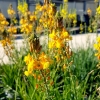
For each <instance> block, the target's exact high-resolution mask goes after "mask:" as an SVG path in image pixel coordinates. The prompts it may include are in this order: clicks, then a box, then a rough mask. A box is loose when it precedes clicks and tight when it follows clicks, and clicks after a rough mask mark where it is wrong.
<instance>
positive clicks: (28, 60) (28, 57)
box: [24, 54, 33, 65]
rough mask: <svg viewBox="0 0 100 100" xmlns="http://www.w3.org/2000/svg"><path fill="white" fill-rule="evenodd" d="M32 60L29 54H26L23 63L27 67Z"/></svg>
mask: <svg viewBox="0 0 100 100" xmlns="http://www.w3.org/2000/svg"><path fill="white" fill-rule="evenodd" d="M32 60H33V58H32V56H31V55H30V54H28V55H27V56H25V57H24V62H25V63H26V65H28V64H29V62H30V61H32Z"/></svg>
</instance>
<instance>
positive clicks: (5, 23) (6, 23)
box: [0, 20, 9, 26]
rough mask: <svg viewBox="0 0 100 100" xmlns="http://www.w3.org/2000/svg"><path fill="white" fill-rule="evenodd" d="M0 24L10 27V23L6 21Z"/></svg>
mask: <svg viewBox="0 0 100 100" xmlns="http://www.w3.org/2000/svg"><path fill="white" fill-rule="evenodd" d="M0 24H2V25H4V26H6V25H8V24H9V23H8V22H7V21H6V20H4V21H1V23H0Z"/></svg>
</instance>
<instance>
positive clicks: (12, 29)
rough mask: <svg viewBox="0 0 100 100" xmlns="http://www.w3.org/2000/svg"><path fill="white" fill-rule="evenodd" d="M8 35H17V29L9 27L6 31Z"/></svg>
mask: <svg viewBox="0 0 100 100" xmlns="http://www.w3.org/2000/svg"><path fill="white" fill-rule="evenodd" d="M7 31H8V32H9V33H17V28H16V27H12V26H11V27H9V28H8V30H7Z"/></svg>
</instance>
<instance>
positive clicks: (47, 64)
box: [42, 61, 49, 69]
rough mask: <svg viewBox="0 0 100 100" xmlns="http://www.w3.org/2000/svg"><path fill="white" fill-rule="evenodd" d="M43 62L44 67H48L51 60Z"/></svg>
mask: <svg viewBox="0 0 100 100" xmlns="http://www.w3.org/2000/svg"><path fill="white" fill-rule="evenodd" d="M42 64H43V69H47V68H48V67H49V62H48V61H47V62H42Z"/></svg>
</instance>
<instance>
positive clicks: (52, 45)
mask: <svg viewBox="0 0 100 100" xmlns="http://www.w3.org/2000/svg"><path fill="white" fill-rule="evenodd" d="M48 47H49V49H52V48H54V47H55V41H49V43H48Z"/></svg>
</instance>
